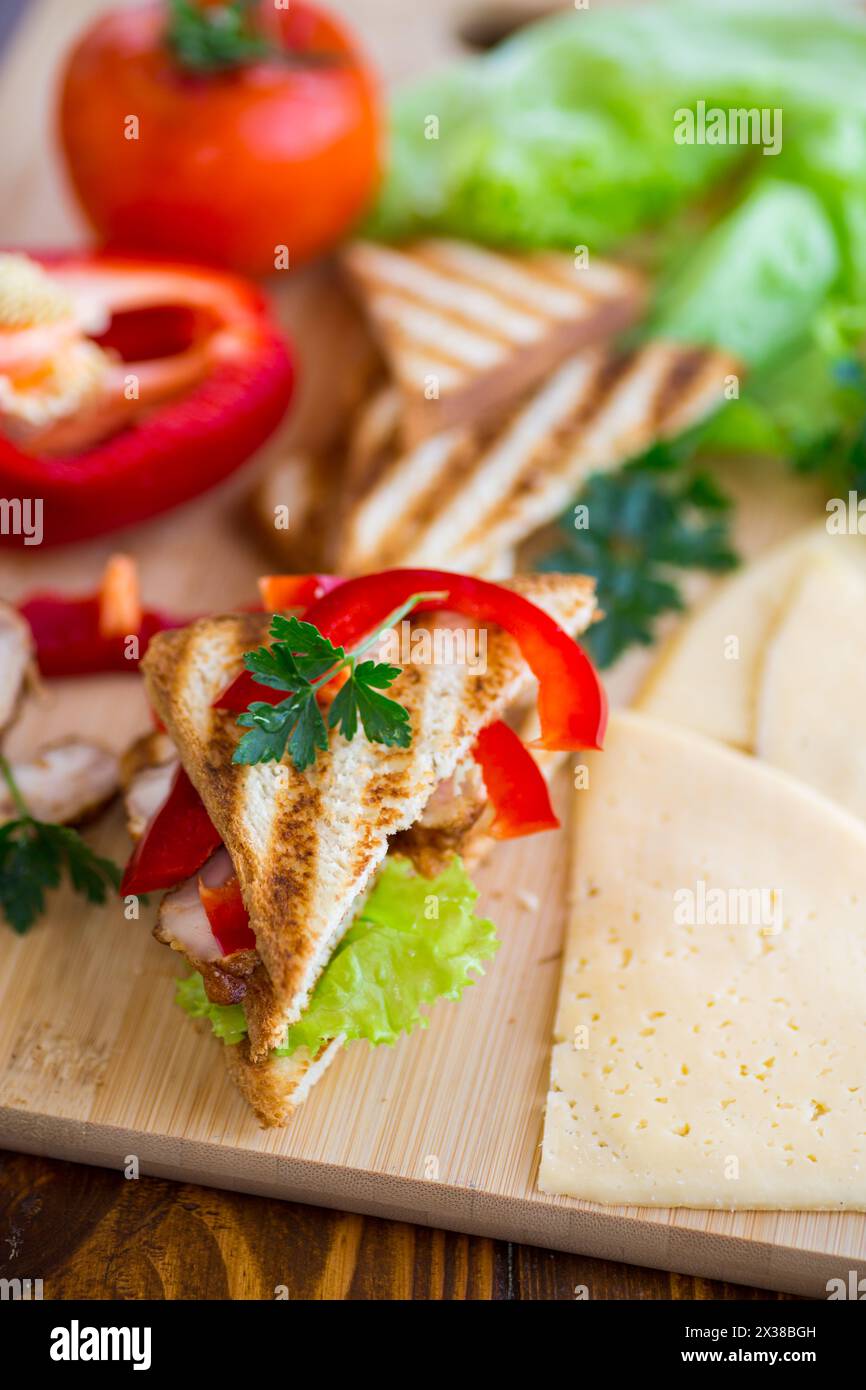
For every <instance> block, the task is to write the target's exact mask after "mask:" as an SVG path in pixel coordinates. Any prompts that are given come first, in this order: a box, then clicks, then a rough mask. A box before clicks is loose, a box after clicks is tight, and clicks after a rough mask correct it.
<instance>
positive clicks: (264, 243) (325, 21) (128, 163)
mask: <svg viewBox="0 0 866 1390" xmlns="http://www.w3.org/2000/svg"><path fill="white" fill-rule="evenodd" d="M59 114H60V133H61V140H62V145H63V150H64V154H65V157H66V162H67V166H68V169H69V174H70V177H71V179H72V183H73V185H74V188H75V191H76V193H77V195H78V198H79V199H80V202H81V204H82V207H83V208H84V210H85V212H86V213H87V215H88V217H89V219H90V221H91V222H92V224H93V226H94V228H95V229H96V231H97V233H98V234H99V235H100V236H101V237H102V239H103V241H104V242H105V243H106V244H107V245H109V246H111V247H123V248H124V249H141V250H148V251H155V252H164V253H168V254H172V255H183V256H187V257H191V258H193V259H197V260H206V261H211V262H215V263H218V264H222V265H227V266H230V267H231V268H232V269H235V270H240V271H244V272H247V273H248V274H260V273H265V272H268V271H273V270H274V268H275V266H276V267H279V268H285V267H286V250H287V252H288V262H289V265H291V266H295V265H297V264H299V263H300V262H302V261H306V260H309V259H310V258H311V257H313V256H315V255H317V254H318V253H319V252H321V251H324V250H326V249H327V248H328V247H330V246H331V245H332V244H333V243H334V242H335V241H337V240H338V239H339V238H340V236H341V235H342V234H343V233H344V232H346V231H347V229H348V228H349V227H350V226H351V225H352V223H353V222H354V221H355V220H356V219H357V218H358V217H359V215H360V214H361V212H362V211H363V210H364V208H365V207H366V205H367V204H368V202H369V200H370V197H371V194H372V192H373V191H374V188H375V185H376V181H377V176H378V172H379V111H378V101H377V91H376V84H375V81H374V78H373V76H372V73H371V71H370V70H369V68H368V67H367V66H366V64H365V61H364V59H363V57H362V56H361V54H360V53H359V52H358V50H357V48H356V46H355V43H354V41H353V39H352V38H351V37H350V36H349V35H348V33H347V32H346V31H345V30H344V29H343V27H342V26H341V25H340V24H338V23H337V22H336V20H334V19H333V18H331V16H330V15H327V14H325V13H323V12H322V11H320V10H318V9H316V8H315V7H314V6H312V5H307V4H305V3H303V0H290V4H289V5H288V7H287V8H283V7H282V6H281V5H278V4H277V3H276V0H261V3H258V0H253V2H252V3H247V4H244V3H243V0H240V2H239V3H233V4H219V5H214V4H208V3H205V0H168V3H164V4H147V5H143V6H140V7H135V8H132V9H123V10H117V11H113V12H109V13H108V14H106V15H104V16H103V17H101V18H100V19H97V20H96V22H95V23H94V24H93V25H92V26H91V27H90V28H89V29H88V30H87V31H86V32H85V33H84V35H83V36H82V38H81V39H80V40H79V41H78V43H77V45H76V46H75V48H74V49H73V50H72V52H71V54H70V55H69V58H68V60H67V63H66V67H65V71H64V73H63V77H62V86H61V92H60V112H59ZM282 248H286V250H283V249H282Z"/></svg>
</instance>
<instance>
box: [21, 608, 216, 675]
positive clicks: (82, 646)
mask: <svg viewBox="0 0 866 1390" xmlns="http://www.w3.org/2000/svg"><path fill="white" fill-rule="evenodd" d="M18 611H19V612H20V614H21V616H22V617H23V618H26V620H27V622H28V623H29V624H30V628H31V631H32V633H33V638H34V641H35V643H36V659H37V662H38V664H39V670H40V671H41V672H42V675H43V676H46V677H49V678H50V677H52V676H86V675H95V674H98V673H99V672H102V671H134V670H135V669H136V667H137V665H138V661H137V660H135V659H134V658H132V657H130V656H129V655H128V654H127V637H126V636H123V635H118V636H115V637H104V636H103V635H102V633H101V631H100V613H101V611H102V606H101V603H100V598H99V595H98V594H92V595H90V596H89V597H87V598H66V597H65V596H64V595H62V594H54V593H44V594H31V596H30V597H29V598H28V599H25V600H24V602H23V603H22V604H20V606H19V609H18ZM188 621H189V619H188V618H173V617H170V616H169V615H168V614H167V613H160V612H158V611H156V610H155V609H147V608H146V609H145V610H144V611H143V613H142V618H141V627H140V628H139V630H138V632H137V633H136V634H135V635H136V636H137V637H138V652H139V656H144V653H145V652H146V651H147V644H148V642H149V641H150V639H151V637H153V636H154V634H155V633H157V632H162V631H164V629H166V628H172V627H183V626H184V625H185V624H186V623H187V622H188Z"/></svg>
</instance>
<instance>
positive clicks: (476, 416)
mask: <svg viewBox="0 0 866 1390" xmlns="http://www.w3.org/2000/svg"><path fill="white" fill-rule="evenodd" d="M343 264H344V266H345V268H346V271H347V273H348V276H349V280H350V283H351V284H352V286H353V287H354V290H355V292H356V294H357V296H358V298H359V300H360V302H361V305H362V307H363V308H364V310H365V311H366V313H367V315H368V318H369V321H370V324H371V326H372V328H373V330H374V333H375V334H376V336H377V338H378V340H379V345H380V347H381V349H382V353H383V355H384V357H385V360H386V363H387V365H388V367H389V369H390V375H391V378H392V380H393V382H394V383H395V385H396V386H397V388H398V389H399V392H400V394H401V397H402V404H403V409H402V412H401V420H400V428H401V433H402V443H403V444H404V445H405V446H406V447H411V446H413V445H415V444H417V443H419V442H420V440H422V439H424V438H426V437H428V436H429V435H432V434H438V433H439V432H441V431H442V430H445V429H449V428H451V427H452V426H456V425H462V424H466V423H470V422H475V421H477V420H482V419H485V418H489V417H491V416H492V415H493V414H495V412H496V411H497V410H498V409H500V408H501V407H502V406H503V405H505V404H507V403H508V402H510V401H512V400H514V399H515V398H516V397H518V396H520V395H521V393H522V392H524V391H525V390H527V389H528V388H530V387H531V386H533V385H534V384H535V383H537V382H539V381H541V380H542V378H543V377H544V376H545V375H546V374H547V373H548V372H549V371H550V370H551V369H552V368H553V367H555V366H556V364H557V363H558V362H560V361H561V360H562V359H563V358H564V357H566V356H568V355H569V353H572V352H574V351H576V350H577V349H578V348H581V347H586V346H587V345H588V344H590V343H597V342H600V341H602V340H605V339H609V338H611V337H612V336H613V335H615V334H616V333H619V332H620V331H621V330H622V329H624V328H626V327H628V326H629V325H630V324H632V323H634V322H635V321H636V320H637V319H638V318H639V316H640V314H641V312H642V310H643V307H644V301H645V284H644V280H643V277H642V276H641V275H640V274H639V273H638V272H637V271H635V270H632V269H630V268H628V267H626V266H622V265H616V264H614V263H612V262H609V261H601V260H596V259H595V258H593V259H592V260H591V261H587V263H586V264H582V263H581V262H580V260H579V258H577V257H573V256H570V255H566V254H564V253H561V252H535V253H523V254H519V255H518V254H511V255H506V254H503V253H502V252H498V251H492V250H489V249H488V248H486V247H483V246H475V245H472V244H470V243H469V242H462V241H450V240H446V239H437V238H431V239H427V240H423V241H416V242H413V243H411V244H409V245H407V246H403V247H399V248H398V247H394V246H383V245H379V244H377V243H374V242H365V241H359V242H355V243H354V244H353V245H351V246H349V247H348V248H347V250H346V251H345V252H344V253H343Z"/></svg>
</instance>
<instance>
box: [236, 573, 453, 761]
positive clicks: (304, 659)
mask: <svg viewBox="0 0 866 1390" xmlns="http://www.w3.org/2000/svg"><path fill="white" fill-rule="evenodd" d="M443 597H444V595H443V594H434V593H418V594H412V595H411V597H410V598H408V599H407V600H406V601H405V603H402V604H401V605H400V607H399V608H396V609H395V610H394V612H393V613H389V615H388V617H387V618H386V619H385V621H384V622H383V623H382V624H381V625H380V627H379V628H377V629H376V631H375V632H373V633H371V634H370V635H369V636H368V637H366V638H365V639H364V640H363V642H361V643H359V645H358V646H357V647H355V648H354V649H353V650H352V651H351V652H348V653H347V652H346V651H345V650H344V649H343V647H335V646H334V645H333V644H332V643H331V642H329V640H328V638H327V637H325V636H324V635H323V634H322V633H321V632H319V630H318V628H317V627H316V626H315V625H314V624H313V623H305V622H303V621H301V620H300V619H298V618H295V617H292V618H286V617H283V616H282V615H281V614H279V613H277V614H275V615H274V617H273V619H272V621H271V626H270V635H271V637H272V638H273V644H272V646H271V647H258V648H256V650H255V651H252V652H247V653H246V654H245V656H244V665H245V666H246V669H247V670H248V671H249V672H250V673H251V675H252V676H254V678H255V679H256V681H258V682H259V684H260V685H267V686H270V688H271V689H273V690H285V691H287V692H288V698H287V699H285V700H281V701H280V703H279V704H277V705H271V704H268V703H267V702H266V701H254V702H253V703H252V704H251V705H250V706H249V708H248V709H246V710H245V711H244V712H243V714H240V715H239V716H238V721H237V722H238V724H239V725H240V727H241V728H243V729H246V730H248V732H247V733H246V734H244V736H243V738H242V739H241V740H240V742H239V744H238V746H237V748H236V749H235V752H234V755H233V759H232V761H233V762H235V763H241V764H244V765H250V764H253V763H262V762H271V761H279V760H280V759H281V758H282V757H283V756H284V755H285V753H286V751H287V750H288V753H289V756H290V757H291V759H292V762H293V763H294V765H295V767H296V768H298V769H299V770H301V771H303V769H304V768H306V767H309V766H310V764H311V763H313V762H315V759H316V754H317V752H325V750H326V749H327V747H328V731H327V728H326V726H325V721H324V718H323V716H322V713H321V710H320V709H319V706H318V704H317V703H316V694H317V692H318V691H319V690H320V689H321V688H322V686H324V685H327V684H328V682H329V681H331V680H333V678H334V676H336V675H337V674H338V672H339V671H341V670H344V669H347V670H348V678H347V680H346V681H345V682H344V684H343V685H342V686H341V687H340V689H339V691H338V692H337V694H336V696H335V697H334V700H333V702H332V704H331V710H330V714H329V718H328V723H329V726H330V727H331V728H332V729H337V730H338V731H339V732H340V733H342V735H343V737H344V738H345V739H346V740H347V741H351V740H352V739H353V738H354V737H355V734H356V733H357V731H358V722H359V720H360V723H361V725H362V726H363V729H364V733H365V734H366V736H367V738H368V739H369V740H370V742H371V743H384V744H386V745H387V746H389V747H399V748H408V747H409V744H410V743H411V741H412V731H411V728H410V726H409V713H408V711H407V710H406V709H404V707H403V706H402V705H400V704H398V703H397V701H396V700H389V699H388V698H387V696H385V695H382V694H381V693H380V692H381V691H382V690H387V688H388V687H389V686H390V685H392V684H393V682H394V681H395V680H396V679H397V677H398V676H399V674H400V667H399V666H390V665H389V664H388V663H387V662H384V661H380V662H376V661H362V662H361V663H360V664H357V657H359V656H361V655H362V654H363V653H364V652H365V651H367V650H368V649H369V648H370V647H371V646H372V645H373V644H374V643H375V641H376V640H377V638H378V636H379V634H380V633H382V632H384V631H385V630H386V629H387V628H389V627H391V626H392V625H393V624H394V623H396V622H399V621H400V620H401V619H402V618H404V617H405V616H406V614H407V613H409V612H411V610H412V609H413V608H414V607H416V606H417V604H419V603H422V602H427V601H430V600H433V599H437V598H443Z"/></svg>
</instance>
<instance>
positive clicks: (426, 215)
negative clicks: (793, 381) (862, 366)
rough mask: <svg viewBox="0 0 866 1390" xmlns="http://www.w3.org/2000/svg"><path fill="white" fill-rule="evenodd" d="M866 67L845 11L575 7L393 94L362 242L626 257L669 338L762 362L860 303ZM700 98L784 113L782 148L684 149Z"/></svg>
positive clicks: (683, 2) (829, 0)
mask: <svg viewBox="0 0 866 1390" xmlns="http://www.w3.org/2000/svg"><path fill="white" fill-rule="evenodd" d="M864 71H866V14H864V13H862V12H858V10H857V8H856V7H854V6H851V5H847V4H845V3H844V2H842V3H840V0H825V3H824V4H822V5H821V6H816V5H815V4H814V3H812V0H667V2H666V3H664V2H660V3H658V4H654V5H641V6H633V7H628V8H621V7H619V6H616V7H613V6H611V7H604V8H601V7H599V8H598V9H597V10H591V11H590V12H588V13H583V12H579V13H573V12H572V13H564V14H562V15H559V16H555V17H553V18H551V19H548V20H544V21H542V22H540V23H537V24H533V25H530V26H528V27H527V28H525V29H523V30H521V31H519V32H518V33H517V34H516V35H515V36H514V37H513V38H512V39H510V40H509V41H508V42H506V43H504V44H502V45H500V46H499V47H498V48H496V49H495V50H494V51H493V52H491V53H489V54H486V55H484V56H482V57H480V58H475V59H471V60H467V61H466V62H464V63H462V64H459V65H457V66H455V67H453V68H451V69H449V70H447V71H446V72H444V73H442V74H439V75H434V76H433V77H431V78H428V79H426V80H425V81H423V82H421V83H420V84H417V85H413V86H412V87H410V88H409V89H408V90H407V91H405V92H404V93H401V94H398V96H397V98H396V100H395V103H394V106H393V109H392V121H391V124H392V138H391V160H390V168H389V172H388V175H387V177H386V180H385V184H384V187H383V190H382V193H381V197H380V200H379V204H378V207H377V208H376V209H375V210H374V214H373V217H372V221H371V223H370V231H371V232H372V233H373V234H375V235H377V236H380V237H384V238H385V239H400V238H403V237H406V236H411V235H414V234H417V233H419V232H421V231H424V230H427V229H429V230H433V231H436V232H440V233H444V234H447V235H452V236H461V237H466V238H468V239H470V240H476V241H481V242H486V243H489V244H493V245H502V246H514V247H532V246H542V247H547V246H561V247H563V248H568V249H572V248H574V247H577V246H586V247H588V248H589V251H590V254H591V255H596V254H604V253H607V252H610V251H614V252H615V253H618V250H619V248H621V247H622V248H623V251H624V253H625V254H626V255H628V254H629V251H630V249H631V251H632V252H633V253H636V254H637V255H638V256H639V257H640V258H641V259H643V260H649V263H650V264H649V268H650V269H652V270H653V271H654V272H657V274H658V276H659V280H660V284H661V286H662V290H661V295H662V298H661V303H660V304H659V306H658V312H657V317H656V322H655V327H656V329H657V330H658V331H670V332H671V333H672V334H674V335H675V336H678V337H683V338H685V337H693V338H694V339H696V340H697V341H701V342H706V343H710V344H715V345H719V346H721V347H724V348H727V349H729V350H730V351H733V352H735V353H737V354H738V355H739V356H740V357H741V358H742V360H743V361H744V362H745V363H747V364H748V366H749V367H750V368H751V369H755V368H762V367H763V366H764V365H765V364H769V363H772V362H773V361H775V360H776V359H777V358H779V357H780V356H781V355H783V354H784V352H785V350H786V347H787V345H788V344H790V343H792V342H794V341H796V340H797V339H799V338H800V337H801V336H803V335H805V334H807V333H808V332H809V330H810V328H811V326H812V323H813V321H814V319H815V317H816V315H817V313H818V312H819V311H821V310H822V309H823V308H824V307H825V306H826V305H827V304H828V303H829V302H831V301H835V302H837V303H839V304H841V305H842V306H843V307H845V306H847V307H850V306H852V305H856V304H858V303H862V302H863V301H864V299H866V82H864V81H863V73H864ZM699 101H703V102H704V103H705V107H706V109H707V110H708V111H709V110H711V109H712V108H715V107H721V108H722V109H723V110H731V109H737V110H740V109H745V110H749V109H752V108H757V109H758V110H762V109H769V111H770V112H771V113H775V112H777V111H778V112H780V113H781V127H779V128H778V130H777V126H776V118H775V115H774V118H773V119H774V125H773V129H772V132H768V133H771V134H772V136H773V137H774V138H773V141H772V146H773V150H774V152H768V153H764V152H763V151H762V150H761V149H760V148H758V147H757V146H754V145H751V144H743V145H738V144H732V145H727V144H725V145H715V144H708V143H704V144H698V143H693V144H688V143H687V144H678V143H677V142H676V140H675V139H674V128H675V123H676V122H678V121H680V120H681V119H682V113H684V112H687V111H695V110H696V109H697V103H698V102H699ZM777 134H778V135H779V136H780V137H781V138H780V140H776V139H775V136H776V135H777ZM707 226H708V227H709V231H708V234H707V235H706V237H705V236H704V235H703V229H704V228H705V227H707ZM623 243H624V246H623ZM744 423H745V424H746V426H747V428H748V429H749V430H750V431H751V432H753V433H754V430H755V427H756V422H755V421H754V420H752V421H751V422H745V421H744Z"/></svg>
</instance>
